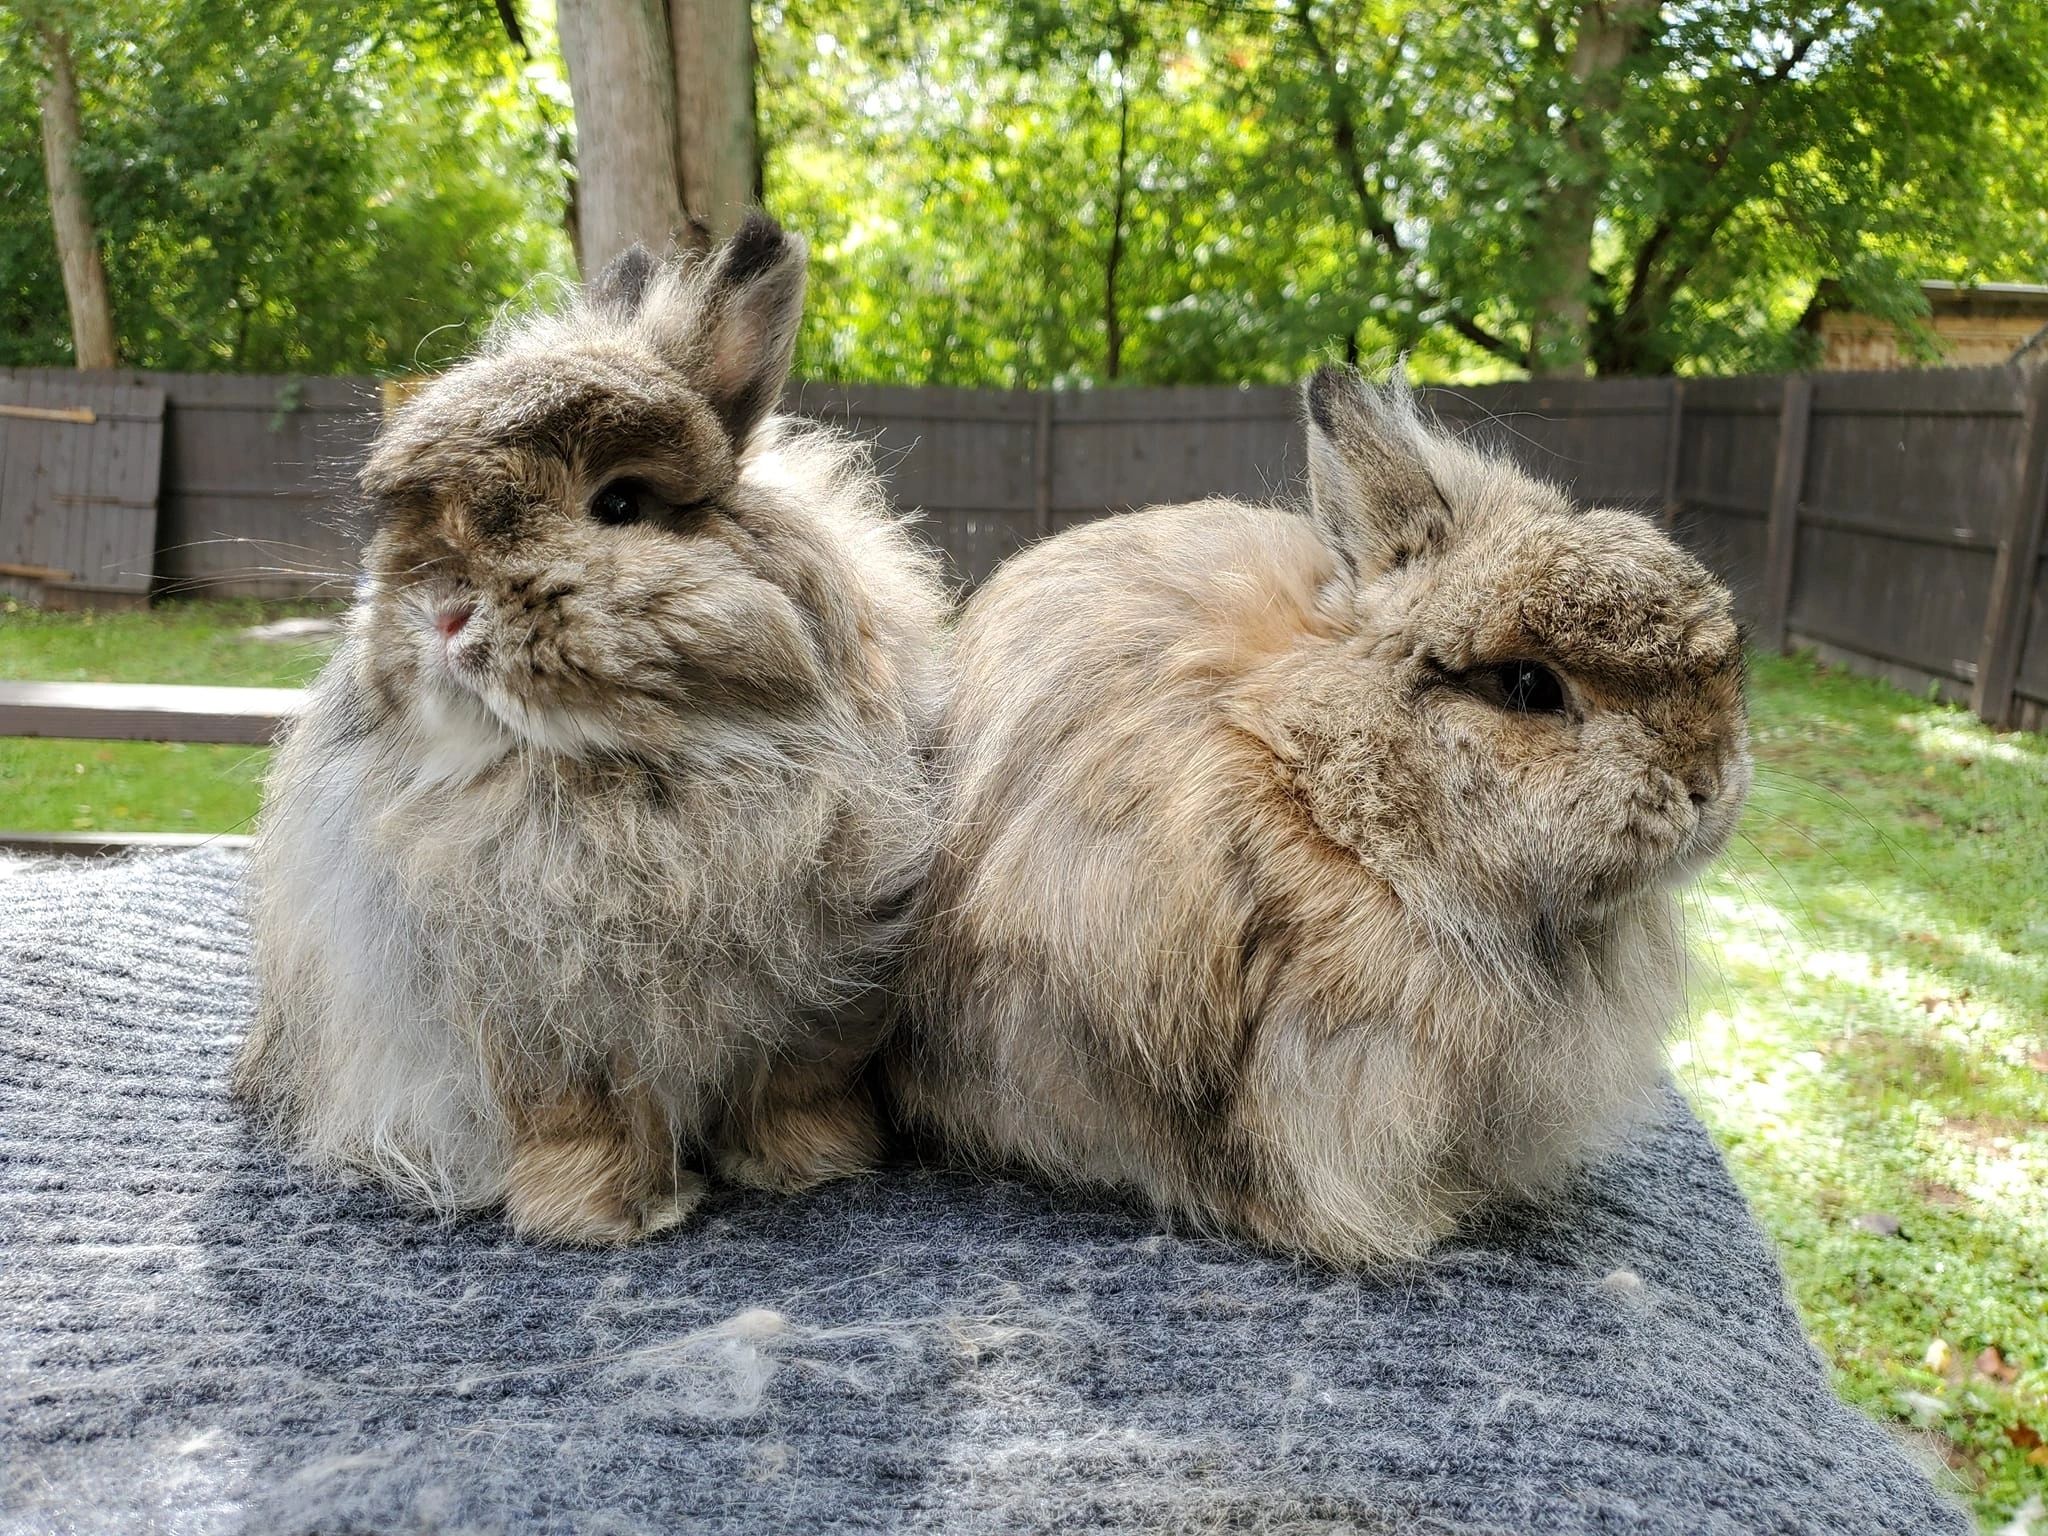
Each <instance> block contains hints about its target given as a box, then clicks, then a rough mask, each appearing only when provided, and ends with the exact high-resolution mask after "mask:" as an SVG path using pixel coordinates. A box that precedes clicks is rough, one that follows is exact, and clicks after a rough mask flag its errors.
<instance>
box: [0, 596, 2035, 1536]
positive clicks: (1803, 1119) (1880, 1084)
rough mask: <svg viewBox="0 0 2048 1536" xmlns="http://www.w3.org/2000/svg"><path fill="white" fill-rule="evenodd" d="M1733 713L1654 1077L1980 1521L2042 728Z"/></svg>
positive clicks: (2021, 1229)
mask: <svg viewBox="0 0 2048 1536" xmlns="http://www.w3.org/2000/svg"><path fill="white" fill-rule="evenodd" d="M278 611H279V610H278V609H277V608H276V607H275V606H270V607H259V606H257V605H255V604H220V603H209V604H182V605H178V606H175V607H165V608H162V609H159V610H156V611H154V612H152V613H149V614H122V615H111V616H109V615H97V616H76V615H48V616H44V615H38V614H34V613H30V612H28V611H26V610H22V611H17V610H15V609H12V608H4V607H0V677H14V678H47V679H63V678H76V679H103V680H108V681H138V682H140V681H150V682H194V683H201V682H203V683H243V684H252V685H291V684H296V683H302V682H304V681H306V680H307V679H308V678H310V677H311V675H312V673H313V672H314V671H315V670H316V669H317V668H318V666H319V663H320V661H321V659H322V654H323V652H322V647H320V646H319V645H287V646H278V645H265V644H260V643H256V642H251V641H246V640H242V639H240V638H238V631H239V630H240V629H241V628H243V627H245V626H247V625H249V624H252V623H255V622H258V621H259V620H261V619H264V618H268V617H273V616H275V615H276V613H277V612H278ZM1753 707H1754V734H1755V741H1756V753H1757V760H1758V764H1759V773H1758V782H1757V787H1756V791H1755V793H1754V796H1753V798H1752V801H1751V809H1750V812H1749V815H1748V818H1747V820H1746V823H1745V826H1744V833H1743V836H1742V838H1740V839H1739V840H1738V841H1737V843H1736V846H1735V848H1734V850H1733V851H1732V852H1731V854H1730V855H1729V857H1728V858H1727V859H1726V860H1725V861H1724V863H1723V864H1722V865H1721V866H1720V868H1718V869H1717V870H1716V871H1715V872H1714V873H1713V874H1712V875H1711V876H1710V877H1709V878H1708V879H1707V881H1706V882H1705V884H1704V885H1703V887H1702V888H1701V890H1700V891H1699V892H1697V893H1696V894H1695V895H1694V896H1693V897H1692V899H1691V904H1692V907H1693V909H1694V912H1695V915H1696V918H1697V923H1696V927H1697V930H1698V938H1699V941H1700V944H1699V947H1700V952H1701V965H1700V971H1699V977H1698V981H1697V984H1696V986H1695V988H1694V1006H1693V1019H1692V1023H1691V1025H1690V1027H1689V1029H1688V1030H1687V1031H1686V1032H1685V1034H1684V1035H1683V1036H1682V1038H1681V1039H1680V1040H1679V1042H1678V1043H1677V1045H1676V1046H1675V1047H1674V1051H1673V1058H1674V1064H1675V1066H1676V1069H1677V1072H1678V1075H1679V1077H1680V1080H1681V1081H1682V1082H1683V1083H1684V1084H1685V1086H1686V1088H1687V1090H1688V1091H1689V1092H1690V1094H1691V1095H1692V1098H1693V1100H1694V1102H1695V1103H1696V1104H1697V1105H1698V1106H1699V1108H1700V1110H1701V1112H1702V1114H1704V1115H1705V1117H1706V1119H1707V1120H1708V1122H1709V1123H1710V1124H1711V1125H1712V1127H1713V1128H1714V1131H1715V1134H1716V1135H1717V1137H1718V1138H1719V1139H1720V1142H1721V1145H1722V1146H1723V1147H1724V1148H1725V1149H1726V1150H1727V1153H1728V1157H1729V1160H1730V1162H1731V1163H1732V1165H1733V1167H1734V1169H1735V1174H1736V1177H1737V1178H1738V1179H1739V1180H1740V1181H1741V1184H1742V1187H1743V1189H1744V1190H1745V1191H1746V1193H1747V1194H1748V1196H1749V1198H1750V1200H1751V1201H1752V1202H1753V1203H1754V1205H1755V1207H1756V1209H1757V1212H1758V1215H1759V1216H1760V1217H1761V1219H1762V1221H1763V1223H1764V1225H1765V1227H1766V1228H1768V1229H1769V1231H1770V1232H1771V1234H1772V1235H1773V1237H1775V1238H1776V1240H1777V1243H1778V1246H1779V1250H1780V1252H1781V1254H1782V1255H1783V1258H1784V1263H1785V1268H1786V1272H1787V1274H1788V1275H1789V1277H1790V1280H1791V1285H1792V1291H1793V1295H1794V1298H1795V1300H1796V1301H1797V1303H1798V1305H1799V1308H1800V1311H1801V1313H1802V1315H1803V1316H1804V1317H1805V1320H1806V1323H1807V1327H1808V1329H1809V1331H1810V1332H1811V1333H1812V1335H1813V1337H1814V1340H1815V1342H1816V1343H1817V1344H1818V1346H1819V1347H1820V1350H1821V1352H1822V1354H1823V1355H1824V1356H1825V1357H1826V1358H1827V1359H1828V1361H1829V1362H1830V1364H1831V1366H1832V1368H1833V1371H1834V1376H1835V1383H1836V1385H1837V1387H1838V1388H1839V1389H1840V1391H1841V1392H1842V1394H1843V1395H1844V1396H1845V1397H1847V1398H1848V1399H1849V1400H1850V1401H1852V1402H1854V1403H1857V1404H1860V1405H1861V1406H1862V1407H1864V1408H1866V1409H1868V1410H1869V1411H1870V1412H1872V1413H1873V1414H1876V1415H1877V1416H1878V1417H1880V1418H1883V1419H1886V1420H1888V1421H1890V1422H1892V1423H1894V1424H1896V1425H1898V1426H1900V1428H1901V1429H1902V1430H1906V1431H1908V1432H1910V1433H1913V1434H1915V1435H1917V1436H1918V1437H1919V1438H1920V1439H1921V1441H1922V1442H1923V1444H1924V1445H1925V1446H1926V1447H1927V1448H1928V1449H1929V1450H1930V1451H1931V1452H1932V1453H1933V1454H1934V1455H1935V1456H1937V1457H1939V1458H1940V1459H1941V1460H1943V1461H1945V1462H1946V1463H1947V1464H1948V1466H1949V1467H1950V1469H1951V1472H1950V1474H1949V1476H1950V1477H1951V1479H1952V1482H1953V1485H1954V1486H1955V1487H1956V1488H1957V1490H1958V1491H1959V1492H1962V1493H1964V1494H1965V1495H1966V1496H1968V1497H1970V1498H1971V1499H1973V1500H1974V1501H1975V1503H1976V1506H1977V1508H1978V1511H1979V1513H1980V1515H1981V1517H1982V1518H1983V1520H1984V1521H1985V1523H1986V1527H1987V1529H1996V1528H1998V1527H2000V1526H2002V1525H2004V1524H2005V1522H2007V1521H2009V1520H2010V1519H2011V1518H2012V1516H2013V1514H2014V1512H2015V1510H2017V1509H2018V1508H2019V1507H2020V1506H2021V1505H2022V1504H2023V1503H2024V1502H2025V1500H2026V1498H2027V1496H2028V1495H2029V1494H2030V1493H2034V1492H2048V1446H2044V1445H2043V1444H2042V1443H2041V1439H2037V1438H2036V1437H2037V1436H2038V1437H2042V1438H2044V1439H2048V1301H2044V1298H2048V739H2043V738H2042V737H2039V736H2028V735H2020V734H2012V735H1997V734H1995V733H1993V732H1990V731H1987V730H1985V729H1984V728H1983V727H1982V726H1980V725H1979V724H1977V723H1976V721H1974V720H1973V719H1972V718H1971V717H1970V716H1969V715H1968V714H1967V713H1965V712H1963V711H1960V710H1956V709H1951V708H1946V707H1944V706H1941V705H1936V704H1930V703H1926V702H1923V701H1920V700H1916V699H1913V698H1911V697H1909V696H1907V695H1905V694H1902V693H1899V692H1897V691H1896V690H1894V689H1891V688H1887V687H1884V686H1883V685H1881V684H1877V683H1872V682H1867V681H1864V680H1861V679H1858V678H1854V677H1850V676H1848V675H1846V674H1842V673H1837V672H1830V671H1826V670H1823V669H1822V668H1820V667H1817V666H1815V665H1814V664H1813V663H1811V662H1808V661H1801V660H1777V659H1765V660H1760V661H1759V662H1758V663H1757V666H1756V673H1755V689H1754V699H1753ZM265 755H266V754H264V753H261V752H249V751H246V750H244V749H241V748H209V749H200V748H191V749H184V750H180V749H178V748H175V747H152V746H144V745H137V746H132V747H131V746H126V745H105V746H101V745H93V744H79V743H69V742H21V741H4V740H0V825H7V826H13V827H18V828H23V829H30V828H47V829H57V830H62V829H67V828H73V827H80V828H83V827H99V828H109V829H111V828H123V829H159V828H162V829H172V830H177V829H190V830H200V831H215V830H226V829H229V828H232V827H235V826H239V825H241V824H242V823H243V822H244V820H245V819H246V818H247V817H248V815H249V814H250V813H251V812H252V811H253V810H254V809H255V805H256V783H257V779H258V776H259V775H260V773H261V771H262V766H263V762H264V759H265ZM1892 1223H1896V1231H1895V1232H1893V1231H1892V1230H1891V1224H1892ZM1873 1228H1875V1229H1876V1230H1873ZM1987 1350H1995V1351H1996V1352H1997V1353H1996V1355H1995V1356H1987V1355H1986V1354H1985V1351H1987ZM1980 1362H1981V1363H1982V1366H1983V1367H1984V1368H1980ZM2015 1371H2016V1372H2017V1375H2016V1376H2014V1377H2013V1379H2011V1380H2007V1379H2005V1378H2006V1377H2007V1376H2009V1375H2012V1373H2013V1372H2015Z"/></svg>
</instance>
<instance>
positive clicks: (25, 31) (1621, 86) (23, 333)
mask: <svg viewBox="0 0 2048 1536" xmlns="http://www.w3.org/2000/svg"><path fill="white" fill-rule="evenodd" d="M24 4H27V5H29V6H30V7H32V8H33V9H34V11H35V12H36V13H37V14H55V15H58V16H59V17H60V18H61V19H62V20H63V21H64V22H65V23H66V24H67V25H68V26H69V27H70V29H71V31H72V33H73V36H74V51H75V53H76V55H77V59H78V73H79V78H80V83H81V88H82V91H83V94H84V98H85V131H86V141H87V142H86V147H85V152H84V158H85V162H86V163H85V171H86V175H87V181H88V184H89V186H90V187H91V189H92V191H93V197H94V210H95V214H96V216H97V217H98V219H99V221H100V226H101V230H102V234H103V244H104V246H105V249H106V253H107V258H108V260H107V266H108V271H109V274H110V278H111V281H112V283H113V286H114V290H115V299H116V305H117V309H118V319H119V331H120V335H121V341H122V345H123V349H124V353H125V356H126V358H127V359H128V360H129V361H131V362H133V363H136V364H140V365H144V366H157V367H174V368H175V367H198V368H248V369H258V368H264V369H297V370H306V371H322V370H351V369H365V368H368V369H379V370H390V371H403V370H406V369H409V368H411V367H413V366H414V365H415V363H416V362H417V363H418V364H420V365H431V364H433V363H435V362H437V361H439V360H441V359H443V358H445V357H447V356H449V355H451V354H452V353H454V352H455V351H457V350H459V348H460V347H461V346H462V345H464V344H466V342H467V341H468V340H470V339H471V338H472V337H473V335H474V333H475V327H476V325H477V324H478V323H479V322H481V321H484V320H486V319H487V318H488V317H489V315H490V313H491V312H492V311H493V310H494V309H495V308H496V307H497V306H498V305H499V304H501V303H502V302H503V301H505V300H506V299H508V298H511V297H514V296H517V295H519V294H520V293H521V291H522V287H523V286H524V285H525V284H526V283H527V281H528V280H529V279H531V278H532V277H534V276H536V275H540V274H555V275H567V274H568V273H569V272H570V271H571V270H572V266H573V264H572V259H571V254H570V250H569V247H568V244H567V241H566V240H565V238H564V236H563V234H562V233H561V224H562V220H563V212H564V209H563V198H564V192H565V189H566V186H567V179H568V167H567V165H566V164H565V157H566V156H567V155H568V154H569V153H570V151H571V144H570V137H569V134H570V126H571V125H570V124H569V122H568V107H567V93H566V89H565V87H564V85H563V77H562V72H561V69H560V65H559V62H558V61H557V60H556V59H555V58H554V56H553V51H552V35H551V31H550V29H549V26H548V21H549V16H548V6H547V3H546V0H516V4H515V5H514V14H515V15H517V16H519V17H520V19H521V20H522V22H523V24H524V31H525V34H526V36H527V37H528V38H529V39H531V41H532V44H533V46H534V48H535V50H536V54H537V56H536V57H533V58H527V57H525V56H524V55H523V54H522V53H520V52H519V51H518V50H515V49H514V47H513V46H512V45H511V44H510V43H509V42H508V41H507V39H506V38H505V36H504V33H503V30H502V28H501V26H500V24H499V20H498V14H497V10H496V8H495V7H494V6H492V5H490V4H486V3H484V0H323V3H322V4H321V5H318V6H304V5H299V4H294V3H290V0H98V3H93V4H87V3H86V0H17V3H16V4H15V5H14V6H11V7H9V8H8V9H7V10H6V11H4V12H0V363H9V362H13V363H23V362H60V361H62V360H63V358H64V356H65V354H66V352H67V350H68V341H67V337H68V326H67V324H66V320H65V314H64V304H63V295H62V290H61V287H60V285H59V282H58V277H57V269H56V262H55V258H54V251H53V250H52V246H51V238H50V234H49V229H48V210H47V208H46V206H45V201H44V195H43V184H42V167H41V148H40V143H39V137H38V133H37V125H36V118H37V114H36V110H35V102H34V85H35V81H36V79H37V77H38V74H39V71H40V70H41V67H42V66H41V63H40V61H39V59H38V56H37V52H38V50H37V48H36V46H35V41H34V36H33V27H32V26H31V25H30V23H29V22H28V21H27V20H25V19H24V12H23V5H24ZM1631 7H1634V8H1633V9H1631ZM1591 9H1592V7H1591V0H1505V3H1502V4H1498V5H1488V6H1471V5H1464V4H1453V3H1451V0H1419V3H1418V0H1087V3H1084V4H1079V5H1076V4H1070V3H1055V0H1004V3H995V0H964V3H959V4H953V3H948V4H943V5H941V4H937V3H934V0H762V4H761V5H760V6H759V7H758V8H757V15H756V23H757V33H758V41H759V49H760V58H761V66H760V76H759V99H760V105H761V114H762V141H763V144H764V145H765V147H766V157H767V189H768V201H769V204H770V206H771V208H773V209H774V210H775V211H776V212H777V213H779V214H780V215H782V216H783V217H784V218H786V219H787V220H789V221H790V222H791V223H792V224H794V225H796V226H797V227H799V228H802V229H803V230H805V231H806V232H807V233H809V234H810V235H811V236H812V237H813V241H814V244H815V247H816V250H817V267H816V275H815V282H814V293H815V299H814V304H813V310H812V315H811V320H810V323H809V326H808V328H807V330H806V332H805V336H804V340H803V344H802V354H801V358H800V364H799V366H800V367H801V368H802V369H803V370H804V371H805V372H808V373H811V374H814V375H818V376H830V377H841V378H860V379H885V380H894V381H900V382H908V383H943V384H985V385H1029V384H1048V383H1061V384H1082V383H1090V382H1096V381H1100V380H1103V379H1105V378H1107V377H1110V376H1111V375H1112V372H1114V374H1115V376H1117V377H1120V378H1123V379H1128V380H1137V381H1145V382H1154V383H1179V382H1213V381H1243V382H1272V381H1279V380H1285V379H1290V378H1293V377H1297V376H1298V375H1299V374H1300V373H1301V372H1302V371H1303V370H1304V369H1306V368H1307V367H1308V366H1310V365H1311V364H1312V363H1314V362H1315V361H1318V360H1320V359H1321V358H1324V357H1327V356H1329V355H1332V354H1351V355H1361V356H1372V355H1377V354H1384V353H1387V352H1391V351H1394V350H1397V349H1401V350H1406V351H1408V352H1409V353H1410V354H1411V356H1412V360H1413V366H1414V367H1415V369H1416V371H1417V372H1419V373H1421V374H1423V375H1425V376H1428V377H1436V378H1442V377H1459V378H1465V379H1475V378H1482V377H1498V376H1502V375H1504V374H1509V373H1513V372H1516V371H1518V370H1519V369H1521V368H1522V367H1523V366H1525V365H1526V364H1527V363H1528V361H1529V352H1530V348H1531V339H1530V338H1531V323H1532V319H1533V318H1534V316H1535V315H1536V314H1537V313H1538V309H1539V306H1540V305H1542V304H1544V303H1546V302H1549V301H1552V300H1555V298H1556V297H1557V296H1558V294H1559V293H1560V292H1563V293H1565V294H1567V295H1568V296H1572V297H1576V298H1578V299H1582V300H1583V301H1584V302H1585V303H1586V305H1587V306H1588V307H1589V309H1590V323H1589V324H1588V325H1587V326H1586V327H1584V328H1583V329H1584V331H1585V336H1584V341H1585V344H1586V349H1587V351H1588V352H1589V354H1590V357H1591V360H1592V366H1593V367H1594V368H1595V369H1596V370H1597V371H1600V372H1609V373H1662V372H1671V371H1680V372H1719V371H1730V370H1741V369H1753V368H1768V367H1782V366H1788V365H1792V364H1796V363H1798V362H1800V361H1802V360H1803V359H1804V358H1805V357H1806V356H1807V353H1808V349H1809V347H1810V345H1811V339H1810V337H1809V336H1808V334H1807V333H1806V332H1805V331H1803V330H1802V329H1801V327H1800V324H1799V322H1800V319H1801V317H1802V314H1803V313H1804V312H1805V311H1806V310H1807V309H1808V307H1809V305H1810V304H1811V302H1812V301H1813V299H1814V296H1815V294H1816V291H1817V289H1818V287H1819V285H1820V284H1821V283H1822V282H1823V281H1833V282H1835V283H1838V284H1839V286H1840V292H1841V294H1842V296H1843V298H1844V299H1845V300H1846V301H1847V302H1849V303H1851V304H1854V305H1856V306H1858V307H1860V308H1863V309H1866V310H1870V311H1873V312H1875V313H1878V314H1881V315H1885V316H1887V317H1890V318H1892V319H1894V320H1897V321H1901V322H1905V323H1911V322H1912V320H1913V319H1914V316H1915V314H1916V312H1917V311H1918V308H1919V299H1918V293H1917V289H1916V288H1915V287H1914V280H1917V279H1921V278H1929V277H1942V278H1949V279H1955V280H1962V281H1969V280H1973V279H1974V280H2012V281H2036V280H2041V279H2043V278H2044V277H2048V158H2044V157H2043V156H2042V155H2041V154H2040V153H2039V146H2040V145H2041V144H2042V143H2043V142H2048V10H2044V9H2043V8H2042V7H2041V6H2040V5H2039V4H2038V3H2037V0H1884V3H1881V4H1868V3H1861V0H1715V3H1706V0H1669V3H1663V4H1654V3H1650V0H1605V3H1604V7H1603V9H1602V11H1601V14H1603V15H1608V16H1613V15H1617V14H1627V15H1631V16H1634V17H1636V18H1638V19H1639V20H1641V22H1642V23H1643V24H1642V25H1641V26H1640V28H1635V29H1631V30H1630V32H1629V35H1628V39H1627V44H1626V46H1625V48H1624V49H1623V50H1622V53H1621V56H1620V58H1619V62H1618V63H1616V64H1614V65H1613V66H1612V68H1611V69H1608V70H1606V71H1605V72H1604V73H1603V72H1601V71H1593V72H1592V73H1591V74H1588V73H1587V72H1586V71H1585V70H1583V69H1580V68H1578V67H1576V66H1575V53H1576V49H1577V47H1578V44H1579V41H1580V33H1581V29H1582V27H1583V26H1584V25H1585V21H1584V18H1585V17H1586V15H1588V14H1589V13H1590V11H1591ZM1582 203H1583V205H1584V216H1583V218H1579V217H1577V216H1576V215H1575V214H1574V213H1573V210H1574V209H1578V208H1580V207H1581V204H1582ZM1575 230H1576V238H1577V241H1578V245H1579V247H1580V249H1581V251H1582V252H1583V251H1584V250H1587V249H1589V250H1590V264H1591V276H1590V278H1589V279H1587V280H1586V281H1585V282H1584V283H1583V284H1582V285H1581V284H1580V283H1579V282H1578V279H1577V278H1576V277H1575V276H1573V275H1572V272H1573V268H1572V264H1571V261H1570V258H1571V256H1572V252H1573V241H1574V238H1575ZM1113 253H1114V254H1113ZM1112 268H1114V293H1113V295H1112V292H1111V288H1112V280H1111V278H1112ZM1112 312H1113V313H1114V316H1115V320H1116V327H1115V329H1116V330H1117V331H1118V332H1119V333H1120V339H1119V341H1118V343H1117V344H1116V345H1114V346H1112V343H1111V330H1112V327H1111V321H1110V317H1111V314H1112ZM444 326H445V327H451V328H450V329H446V330H443V329H441V328H442V327H444ZM1112 352H1114V354H1115V364H1116V366H1115V368H1114V370H1113V369H1112V366H1111V364H1112V358H1111V354H1112Z"/></svg>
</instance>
